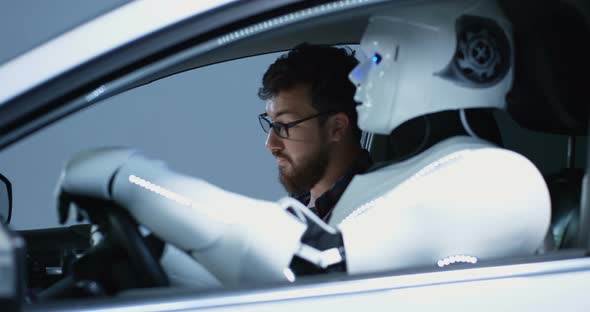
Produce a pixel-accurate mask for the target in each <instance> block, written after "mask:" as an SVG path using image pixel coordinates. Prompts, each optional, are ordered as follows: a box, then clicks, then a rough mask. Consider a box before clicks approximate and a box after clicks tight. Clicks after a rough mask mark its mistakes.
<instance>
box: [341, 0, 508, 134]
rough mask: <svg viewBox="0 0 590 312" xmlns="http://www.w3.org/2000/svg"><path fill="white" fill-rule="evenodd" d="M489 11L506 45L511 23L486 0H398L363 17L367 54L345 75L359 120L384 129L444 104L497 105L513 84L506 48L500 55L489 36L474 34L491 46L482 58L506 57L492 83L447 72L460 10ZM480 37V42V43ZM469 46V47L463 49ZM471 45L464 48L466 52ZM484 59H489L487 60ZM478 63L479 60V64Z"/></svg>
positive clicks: (498, 59)
mask: <svg viewBox="0 0 590 312" xmlns="http://www.w3.org/2000/svg"><path fill="white" fill-rule="evenodd" d="M465 15H467V16H469V15H473V16H477V17H481V18H490V19H493V20H494V21H495V22H497V24H498V25H499V27H500V28H501V30H502V31H503V34H504V35H505V37H506V39H507V43H508V44H509V47H506V48H507V49H508V51H512V50H513V49H512V35H511V33H512V32H511V26H510V24H509V22H508V21H507V20H506V19H505V18H504V16H503V14H502V13H501V11H500V10H499V8H498V7H497V5H496V4H495V3H493V2H492V1H486V0H444V1H427V2H425V3H422V4H420V3H418V4H413V5H412V6H409V5H408V4H400V6H399V7H396V8H393V9H391V10H390V11H384V12H381V13H379V14H378V15H374V16H372V17H371V18H370V21H369V25H368V27H367V29H366V30H365V33H364V35H363V38H362V40H361V44H360V45H361V49H362V51H363V53H364V54H365V56H366V57H367V59H366V60H365V61H362V62H361V63H360V64H359V65H358V66H357V67H356V68H355V69H354V70H353V71H352V72H351V73H350V75H349V78H350V80H351V81H352V82H353V83H354V84H355V85H356V87H357V91H356V94H355V100H356V101H357V102H360V103H362V104H361V105H359V106H357V111H358V116H359V117H358V125H359V127H360V128H361V129H362V130H364V131H367V132H372V133H379V134H389V133H391V131H392V130H393V129H395V128H397V127H398V126H399V125H401V124H402V123H404V122H405V121H408V120H410V119H412V118H414V117H417V116H422V115H425V114H430V113H435V112H440V111H444V110H458V109H466V108H478V107H496V108H504V107H505V105H506V101H505V99H504V97H505V95H506V93H507V92H508V90H509V89H510V87H511V85H512V77H513V70H512V66H509V64H512V58H513V56H512V55H511V54H509V55H508V57H507V58H508V59H502V58H501V57H500V53H498V51H495V50H496V49H494V48H493V45H492V44H491V43H494V41H493V40H483V39H482V40H480V41H477V36H479V35H480V34H478V33H474V34H472V35H473V36H475V37H476V38H475V39H474V40H473V42H472V44H482V45H484V47H485V48H489V51H490V53H492V54H491V55H490V57H489V59H488V60H487V61H488V62H502V63H505V64H506V66H509V67H508V68H507V72H506V73H505V74H504V76H502V77H500V78H501V79H500V80H499V81H497V82H496V83H494V84H493V85H481V86H477V85H475V84H471V85H465V84H464V83H462V81H461V80H460V79H453V78H452V77H446V76H447V75H446V74H445V71H446V70H447V69H448V67H449V66H451V64H452V62H453V59H454V57H455V53H456V51H457V47H458V45H459V43H458V39H457V37H458V34H457V31H458V30H457V25H456V24H457V20H458V19H459V18H460V17H461V16H465ZM482 42H483V43H482ZM468 50H469V49H468ZM473 50H474V48H472V49H471V50H469V51H471V52H473ZM485 66H492V65H490V64H487V65H485ZM485 66H484V67H485Z"/></svg>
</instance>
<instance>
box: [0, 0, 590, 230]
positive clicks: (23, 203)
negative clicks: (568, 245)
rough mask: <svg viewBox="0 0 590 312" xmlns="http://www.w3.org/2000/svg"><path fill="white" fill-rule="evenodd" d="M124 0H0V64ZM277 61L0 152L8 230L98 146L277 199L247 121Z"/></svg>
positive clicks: (534, 147)
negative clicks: (9, 198)
mask: <svg viewBox="0 0 590 312" xmlns="http://www.w3.org/2000/svg"><path fill="white" fill-rule="evenodd" d="M126 2H128V1H123V0H101V1H78V0H53V1H31V0H19V1H16V0H12V1H1V2H0V39H1V42H2V45H0V64H1V63H4V62H6V61H8V60H10V59H11V58H13V57H15V56H16V55H18V54H20V53H22V52H25V51H27V50H29V49H31V48H32V47H35V46H37V45H38V44H40V43H42V42H44V41H46V40H48V39H50V38H52V37H54V36H56V35H59V34H60V33H63V32H64V31H67V30H68V29H71V28H72V27H74V26H76V25H79V24H81V23H82V22H84V21H86V20H88V19H90V18H92V17H95V16H98V15H100V14H101V13H104V12H107V11H109V10H111V9H112V8H115V7H117V6H119V5H122V4H124V3H126ZM277 56H278V55H277V54H273V55H265V56H260V57H255V58H249V59H242V60H237V61H232V62H227V63H222V64H217V65H213V66H209V67H205V68H201V69H198V70H194V71H191V72H187V73H183V74H179V75H175V76H173V77H170V78H167V79H164V80H161V81H157V82H155V83H152V84H150V85H147V86H144V87H141V88H138V89H135V90H132V91H130V92H126V93H124V94H121V95H118V96H115V97H113V98H111V99H108V100H106V101H103V102H101V103H99V104H98V105H95V106H94V107H91V108H88V109H86V110H84V111H82V112H80V113H78V114H75V115H73V116H70V117H68V118H66V119H65V120H62V121H61V122H59V123H57V124H54V125H52V126H50V127H48V128H46V129H44V130H43V131H40V132H38V133H36V134H34V135H32V136H30V137H29V138H27V139H26V140H23V141H22V142H19V143H17V144H14V145H12V146H10V147H9V148H7V149H5V150H3V151H2V152H1V153H0V172H2V173H3V174H4V175H6V176H7V177H8V178H9V179H11V181H12V183H13V191H14V212H13V222H12V228H13V229H17V230H22V229H33V228H45V227H54V226H58V223H57V214H56V208H55V198H54V188H55V183H56V181H57V178H58V176H59V174H60V171H61V168H62V167H63V165H64V163H65V162H66V161H67V159H68V158H69V157H70V156H71V155H72V154H74V153H75V152H77V151H80V150H84V149H88V148H94V147H98V146H113V145H115V146H132V147H135V148H138V149H140V150H142V151H144V153H145V154H147V155H150V156H153V157H156V158H160V159H163V160H165V161H166V162H167V163H168V164H169V165H170V166H171V167H172V168H174V169H177V170H178V171H180V172H183V173H186V174H189V175H192V176H195V177H199V178H202V179H205V180H207V181H209V182H211V183H213V184H216V185H218V186H221V187H223V188H225V189H227V190H230V191H234V192H237V193H241V194H245V195H249V196H253V197H256V198H261V199H267V200H275V199H277V198H280V197H282V196H284V195H285V193H284V191H283V189H282V187H281V186H280V185H279V183H278V179H277V170H276V163H275V161H274V159H273V158H272V157H271V156H270V155H269V153H268V152H266V150H265V149H264V139H265V135H264V133H263V132H262V130H261V129H260V126H259V125H258V121H257V119H256V116H257V114H259V113H260V112H262V111H263V110H264V104H263V103H262V102H261V101H260V100H259V99H258V98H257V97H256V91H257V89H258V87H259V85H260V78H261V76H262V73H263V72H264V71H265V70H266V68H267V66H268V65H269V64H270V63H271V62H273V61H274V59H275V58H276V57H277ZM48 61H50V60H48ZM22 74H23V75H26V73H22ZM0 87H1V86H0ZM497 117H498V123H499V126H500V128H501V130H502V136H503V138H504V141H505V145H506V147H508V148H510V149H514V150H516V151H519V152H521V153H523V154H524V155H525V156H528V157H529V158H530V159H531V160H532V161H533V162H534V163H535V164H536V165H537V166H538V167H539V168H540V169H541V170H542V171H543V172H545V173H549V172H556V171H558V170H559V169H560V168H562V167H563V166H564V165H565V156H564V155H565V150H566V146H567V143H566V138H565V137H563V136H557V135H545V134H540V133H534V132H531V131H527V130H525V129H522V128H520V127H519V126H517V125H516V124H515V123H514V122H513V121H512V120H511V119H510V117H508V116H507V115H505V114H502V113H500V114H498V115H497ZM579 142H580V143H581V144H580V146H579V147H578V159H577V160H578V161H577V164H578V166H582V165H583V164H584V162H585V156H584V155H585V139H582V140H579ZM70 224H71V222H70Z"/></svg>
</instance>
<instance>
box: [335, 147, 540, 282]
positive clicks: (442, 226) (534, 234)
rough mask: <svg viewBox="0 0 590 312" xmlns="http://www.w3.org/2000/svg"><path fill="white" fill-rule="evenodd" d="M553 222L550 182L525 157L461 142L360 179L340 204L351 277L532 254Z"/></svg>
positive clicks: (337, 214)
mask: <svg viewBox="0 0 590 312" xmlns="http://www.w3.org/2000/svg"><path fill="white" fill-rule="evenodd" d="M550 218H551V201H550V198H549V192H548V190H547V186H546V185H545V182H544V179H543V177H542V176H541V174H540V173H539V172H538V170H537V168H536V167H535V166H534V165H533V164H532V163H531V162H530V161H529V160H528V159H526V158H524V157H523V156H521V155H519V154H517V153H514V152H512V151H508V150H505V149H501V148H498V147H495V146H493V145H492V144H490V143H487V142H485V141H482V140H479V139H475V138H472V137H453V138H450V139H447V140H445V141H442V142H440V143H438V144H436V145H435V146H433V147H431V148H430V149H428V150H427V151H425V152H423V153H422V154H420V155H418V156H416V157H414V158H410V159H408V160H406V161H404V162H401V163H397V164H394V165H390V166H388V167H385V168H382V169H380V170H377V171H375V172H372V173H368V174H365V175H357V176H355V178H354V179H353V181H352V182H351V184H350V185H349V186H348V188H347V189H346V191H345V193H344V194H343V195H342V198H341V199H340V201H339V203H338V205H337V206H336V207H335V209H334V212H333V216H332V219H331V221H330V224H331V225H334V226H337V228H338V229H339V230H340V231H341V233H342V236H343V240H344V247H345V250H346V261H347V269H348V272H349V273H363V272H371V271H382V270H391V269H400V268H408V267H419V266H436V264H437V263H438V261H439V260H442V259H445V258H448V257H453V256H470V257H474V258H476V259H480V260H491V259H497V258H505V257H511V256H525V255H532V254H534V252H535V251H536V250H537V249H539V248H540V247H541V246H542V244H543V240H544V238H545V235H546V233H547V229H548V227H549V222H550Z"/></svg>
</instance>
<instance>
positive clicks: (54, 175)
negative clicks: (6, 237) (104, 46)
mask: <svg viewBox="0 0 590 312" xmlns="http://www.w3.org/2000/svg"><path fill="white" fill-rule="evenodd" d="M279 55H280V53H279V54H269V55H262V56H257V57H251V58H245V59H240V60H235V61H230V62H225V63H220V64H216V65H211V66H207V67H203V68H200V69H195V70H192V71H188V72H185V73H181V74H178V75H174V76H171V77H168V78H165V79H162V80H159V81H156V82H153V83H151V84H149V85H146V86H143V87H140V88H136V89H133V90H130V91H128V92H125V93H122V94H120V95H117V96H115V97H112V98H110V99H107V100H105V101H103V102H100V103H98V104H95V105H93V106H91V107H89V108H87V109H85V110H83V111H81V112H78V113H76V114H73V115H71V116H69V117H68V118H65V119H63V120H61V121H59V122H57V123H55V124H53V125H52V126H50V127H47V128H45V129H42V130H41V131H39V132H37V133H35V134H33V135H31V136H30V137H28V138H26V139H25V140H23V141H22V142H19V143H16V144H14V145H12V146H10V147H9V148H7V149H5V150H3V151H2V153H0V170H1V172H2V173H4V174H5V175H6V176H7V177H8V178H9V179H10V180H11V181H12V183H13V192H14V206H13V207H14V214H13V219H12V222H11V224H12V228H13V229H17V230H23V229H34V228H46V227H53V226H58V223H57V211H56V207H55V198H54V190H55V185H56V182H57V179H58V177H59V174H60V171H61V169H62V168H63V165H64V164H65V162H66V161H67V160H68V159H69V157H71V156H72V155H73V154H74V153H76V152H78V151H81V150H84V149H89V148H95V147H103V146H129V147H133V148H137V149H139V150H141V151H142V152H144V153H145V154H147V155H149V156H152V157H154V158H158V159H162V160H165V161H166V162H167V163H168V164H169V166H170V167H172V168H173V169H175V170H177V171H179V172H182V173H185V174H188V175H191V176H195V177H199V178H202V179H204V180H206V181H209V182H210V183H213V184H215V185H218V186H220V187H222V188H224V189H226V190H229V191H233V192H237V193H240V194H244V195H248V196H252V197H255V198H261V199H268V200H276V199H278V198H280V197H282V196H285V195H286V194H285V192H284V190H283V188H282V186H281V185H280V184H279V182H278V177H277V169H276V161H275V160H274V158H273V157H272V156H271V155H270V154H269V153H268V152H267V151H266V149H265V147H264V141H265V139H266V136H265V133H264V132H263V131H262V129H261V128H260V125H259V123H258V119H257V116H258V114H260V113H262V112H264V103H263V102H262V101H261V100H260V99H258V96H257V91H258V88H259V87H260V85H261V80H262V75H263V74H264V71H266V69H267V67H268V65H270V64H271V63H272V62H273V61H274V60H275V59H276V58H277V57H278V56H279Z"/></svg>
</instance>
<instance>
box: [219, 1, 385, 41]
mask: <svg viewBox="0 0 590 312" xmlns="http://www.w3.org/2000/svg"><path fill="white" fill-rule="evenodd" d="M368 2H381V1H375V0H342V1H336V2H332V3H326V4H322V5H318V6H315V7H312V8H307V9H303V10H300V11H296V12H293V13H289V14H287V15H283V16H279V17H276V18H273V19H270V20H267V21H264V22H260V23H257V24H254V25H252V26H248V27H246V28H242V29H239V30H236V31H234V32H231V33H229V34H227V35H224V36H222V37H219V38H218V39H217V44H218V45H225V44H228V43H230V42H233V41H236V40H240V39H243V38H245V37H248V36H250V35H253V34H257V33H260V32H263V31H267V30H269V29H272V28H276V27H280V26H284V25H288V24H291V23H294V22H298V21H301V20H305V19H308V18H310V17H315V16H320V15H324V14H327V13H333V12H337V11H340V10H345V9H349V8H352V7H356V6H359V5H361V4H365V3H368Z"/></svg>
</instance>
